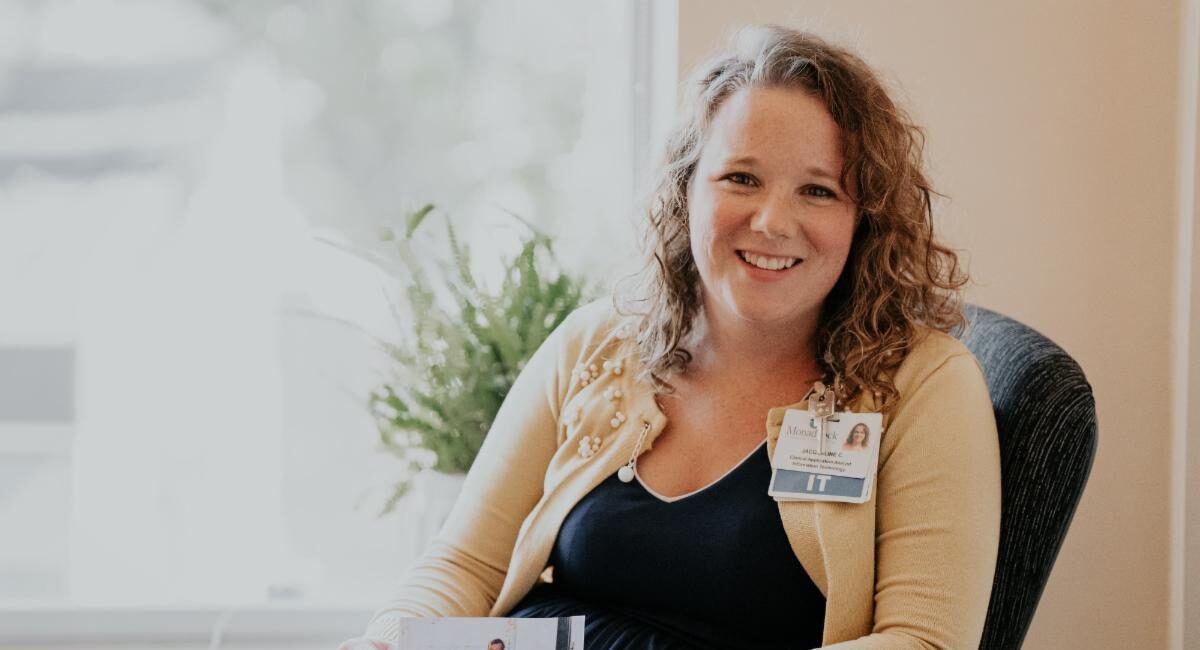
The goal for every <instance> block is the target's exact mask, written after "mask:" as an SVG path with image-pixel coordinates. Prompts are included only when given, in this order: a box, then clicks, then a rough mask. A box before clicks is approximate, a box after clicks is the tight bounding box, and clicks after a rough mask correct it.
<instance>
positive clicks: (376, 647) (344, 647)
mask: <svg viewBox="0 0 1200 650" xmlns="http://www.w3.org/2000/svg"><path fill="white" fill-rule="evenodd" d="M337 650H392V644H391V643H388V642H387V641H380V640H379V639H368V638H366V637H361V636H356V637H354V638H353V639H346V640H345V641H342V644H341V645H339V646H338V648H337Z"/></svg>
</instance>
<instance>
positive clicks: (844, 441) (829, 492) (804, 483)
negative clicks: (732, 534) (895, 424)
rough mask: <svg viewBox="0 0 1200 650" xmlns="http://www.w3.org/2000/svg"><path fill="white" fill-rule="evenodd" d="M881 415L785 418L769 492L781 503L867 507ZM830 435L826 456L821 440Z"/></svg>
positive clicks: (792, 414)
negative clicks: (845, 503) (814, 503)
mask: <svg viewBox="0 0 1200 650" xmlns="http://www.w3.org/2000/svg"><path fill="white" fill-rule="evenodd" d="M882 429H883V414H881V413H851V412H840V413H835V414H834V415H833V416H832V417H829V418H825V419H824V423H823V424H822V419H821V418H820V417H818V414H816V413H814V412H812V411H801V410H796V409H790V410H788V411H787V413H785V414H784V418H783V425H782V426H781V428H780V431H779V439H778V440H777V441H776V443H775V453H774V455H773V456H772V458H771V466H772V471H771V483H770V486H769V488H768V490H767V494H769V495H770V496H772V497H775V499H777V500H779V501H842V502H848V503H865V502H866V501H867V500H869V499H870V498H871V488H872V484H873V483H874V478H875V472H876V468H877V467H878V463H879V440H880V435H881V434H882V432H883V431H882ZM822 434H823V435H824V437H825V445H824V452H822V451H821V449H822V445H821V436H822Z"/></svg>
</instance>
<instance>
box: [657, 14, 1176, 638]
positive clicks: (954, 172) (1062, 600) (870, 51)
mask: <svg viewBox="0 0 1200 650" xmlns="http://www.w3.org/2000/svg"><path fill="white" fill-rule="evenodd" d="M679 5H680V6H679V21H680V22H679V64H680V68H681V70H683V69H687V68H690V67H691V66H692V65H693V64H695V63H696V62H697V61H698V60H699V59H700V58H701V57H702V56H703V55H704V54H705V53H706V52H708V51H709V50H710V49H711V48H712V47H713V46H714V45H715V44H717V43H719V42H721V39H722V37H723V36H724V35H726V34H727V33H728V32H729V31H730V30H731V29H732V28H735V27H737V26H740V25H743V24H745V23H748V22H776V23H781V24H785V25H788V26H793V27H808V28H811V29H814V30H815V31H817V32H819V33H822V34H824V35H826V36H828V37H830V38H834V39H835V40H838V41H840V42H843V43H847V44H850V45H852V46H853V47H855V48H856V49H857V50H858V51H859V52H860V53H861V54H862V55H863V56H864V58H866V59H867V60H868V61H870V62H871V63H873V64H875V66H876V67H877V68H879V69H880V70H882V71H883V72H884V73H885V74H886V75H887V77H888V78H890V79H892V80H894V82H895V83H896V84H897V85H898V86H899V87H900V88H901V97H902V98H903V101H904V103H905V104H906V105H907V106H908V107H909V109H910V110H911V112H912V113H913V114H914V116H915V117H916V119H917V121H918V122H920V123H922V124H924V125H926V126H927V127H928V132H929V154H930V159H931V163H932V171H933V177H934V179H935V183H936V184H937V186H938V187H939V188H940V189H941V191H943V192H944V193H946V194H948V195H949V196H950V200H949V201H948V202H947V203H945V204H944V205H942V206H941V216H942V222H943V223H944V225H945V228H944V231H943V232H944V233H945V235H946V238H947V239H949V240H950V241H951V242H952V243H953V244H954V245H955V246H957V247H960V248H964V249H966V250H967V251H969V260H970V265H971V271H972V274H973V276H974V278H975V281H976V284H975V285H974V286H973V287H972V288H971V289H970V291H969V295H968V297H969V299H970V300H971V301H973V302H977V303H979V304H982V305H985V306H987V307H990V308H993V309H997V310H999V311H1001V312H1004V313H1007V314H1009V315H1011V316H1013V317H1016V318H1018V319H1020V320H1022V321H1024V322H1026V323H1028V324H1030V325H1032V326H1033V327H1035V328H1037V329H1039V330H1040V331H1042V332H1043V333H1045V334H1047V335H1048V336H1050V337H1051V338H1053V339H1054V340H1055V341H1057V342H1058V343H1059V344H1060V345H1062V346H1063V347H1064V348H1065V349H1066V350H1067V351H1068V352H1070V353H1071V354H1072V355H1073V356H1074V357H1075V358H1076V359H1077V360H1078V361H1079V362H1080V364H1081V365H1082V366H1083V368H1084V371H1085V372H1086V373H1087V375H1088V378H1089V379H1090V380H1091V382H1092V384H1093V386H1094V388H1095V393H1096V400H1097V404H1098V412H1099V419H1100V449H1099V455H1098V457H1097V459H1096V464H1095V467H1094V469H1093V473H1092V477H1091V481H1090V483H1089V485H1088V489H1087V492H1086V493H1085V495H1084V498H1083V502H1082V503H1081V505H1080V508H1079V511H1078V513H1077V515H1076V519H1075V522H1074V524H1073V526H1072V529H1071V532H1070V534H1069V535H1068V537H1067V540H1066V543H1065V545H1064V547H1063V550H1062V553H1061V555H1060V557H1059V560H1058V563H1057V565H1056V567H1055V570H1054V573H1053V575H1052V577H1051V580H1050V584H1049V585H1048V587H1047V589H1046V593H1045V595H1044V597H1043V600H1042V603H1041V606H1040V608H1039V610H1038V613H1037V615H1036V617H1035V619H1034V621H1033V627H1032V629H1031V631H1030V634H1029V637H1028V639H1027V643H1026V646H1025V647H1026V648H1029V649H1031V650H1039V649H1045V650H1057V649H1067V648H1071V649H1074V648H1093V649H1107V648H1113V649H1122V650H1123V649H1126V648H1135V647H1136V648H1166V647H1167V630H1168V580H1167V576H1168V570H1169V568H1168V549H1169V528H1170V527H1169V515H1168V513H1169V486H1170V476H1169V474H1168V468H1169V467H1170V463H1169V456H1168V452H1169V450H1170V444H1171V438H1170V426H1171V419H1170V407H1171V399H1170V395H1169V390H1170V379H1171V365H1170V354H1171V341H1172V338H1171V333H1172V329H1171V315H1172V310H1171V308H1172V296H1173V289H1172V286H1173V266H1172V265H1173V256H1174V254H1175V246H1174V235H1175V232H1176V226H1177V223H1178V220H1177V218H1176V216H1175V215H1176V196H1177V195H1176V191H1175V183H1176V178H1175V172H1176V162H1177V159H1176V151H1175V143H1176V139H1175V133H1176V124H1177V119H1176V118H1177V115H1176V105H1177V101H1176V100H1177V98H1178V89H1177V84H1178V80H1177V75H1178V70H1179V65H1178V56H1179V41H1180V31H1179V29H1178V28H1177V24H1178V22H1177V21H1178V18H1179V16H1178V14H1179V12H1180V11H1181V5H1180V1H1179V0H1162V1H1159V2H1121V3H1118V2H1095V1H1088V0H1074V1H1072V0H1061V1H1058V2H1053V3H1045V2H1039V1H1034V0H1018V1H1017V2H1012V3H986V4H985V3H958V2H950V1H943V2H935V1H929V0H926V1H918V2H907V3H904V4H903V7H904V11H903V12H900V11H896V10H894V9H893V7H895V6H897V4H896V3H892V2H887V1H884V0H870V1H859V2H823V1H812V0H809V1H802V2H797V1H783V0H772V1H760V2H755V3H736V2H727V1H723V2H714V1H711V0H703V1H698V0H681V1H680V3H679Z"/></svg>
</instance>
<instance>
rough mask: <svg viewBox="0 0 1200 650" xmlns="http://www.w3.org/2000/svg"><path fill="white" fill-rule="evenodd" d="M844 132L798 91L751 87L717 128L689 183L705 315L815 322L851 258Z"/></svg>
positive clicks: (731, 103) (729, 105)
mask: <svg viewBox="0 0 1200 650" xmlns="http://www.w3.org/2000/svg"><path fill="white" fill-rule="evenodd" d="M841 172H842V142H841V129H840V128H839V127H838V126H837V124H836V123H835V122H834V121H833V117H832V116H831V115H830V114H829V111H828V110H826V108H825V106H824V104H823V103H822V102H821V101H820V100H819V99H817V98H815V97H813V96H811V95H809V94H808V93H806V92H804V91H801V90H796V89H790V88H743V89H742V90H739V91H738V92H736V93H734V94H733V95H731V96H730V97H729V98H727V99H726V100H725V102H724V103H723V104H722V105H721V107H720V108H719V109H718V110H717V114H716V115H715V116H714V119H713V122H712V124H711V125H710V128H709V133H708V139H707V141H706V142H705V143H704V145H703V149H702V151H701V155H700V160H699V162H698V164H697V168H696V172H695V174H694V175H693V176H692V180H691V182H690V183H689V185H688V208H689V212H688V218H689V225H690V235H691V248H692V255H693V257H694V259H695V260H696V266H697V268H698V270H699V272H700V279H701V282H702V284H703V292H702V293H703V297H704V306H705V309H706V310H707V311H708V312H709V313H710V314H711V315H712V316H717V315H718V314H715V313H713V312H719V315H720V316H721V317H725V318H730V317H732V318H733V319H736V320H737V321H741V322H744V323H762V324H768V323H769V324H776V325H779V324H792V325H802V324H815V323H816V319H817V318H818V316H819V314H820V309H821V305H822V303H823V302H824V301H825V297H826V296H828V295H829V292H830V290H831V289H832V288H833V285H834V283H835V282H837V279H838V276H839V275H840V274H841V272H842V267H843V266H845V263H846V258H847V256H848V255H849V253H850V242H851V240H852V238H853V234H854V226H855V206H854V202H853V201H852V200H851V198H850V196H849V194H848V193H847V190H846V188H843V187H842V186H841V185H840V182H839V178H840V177H841Z"/></svg>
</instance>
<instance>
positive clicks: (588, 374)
mask: <svg viewBox="0 0 1200 650" xmlns="http://www.w3.org/2000/svg"><path fill="white" fill-rule="evenodd" d="M571 374H573V375H575V376H576V377H578V378H579V385H580V386H587V385H588V384H590V383H592V382H593V381H596V380H597V379H599V378H600V369H599V368H597V367H596V364H594V363H592V364H588V365H587V366H585V365H583V364H582V363H581V364H579V365H578V366H575V369H574V370H572V371H571Z"/></svg>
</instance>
